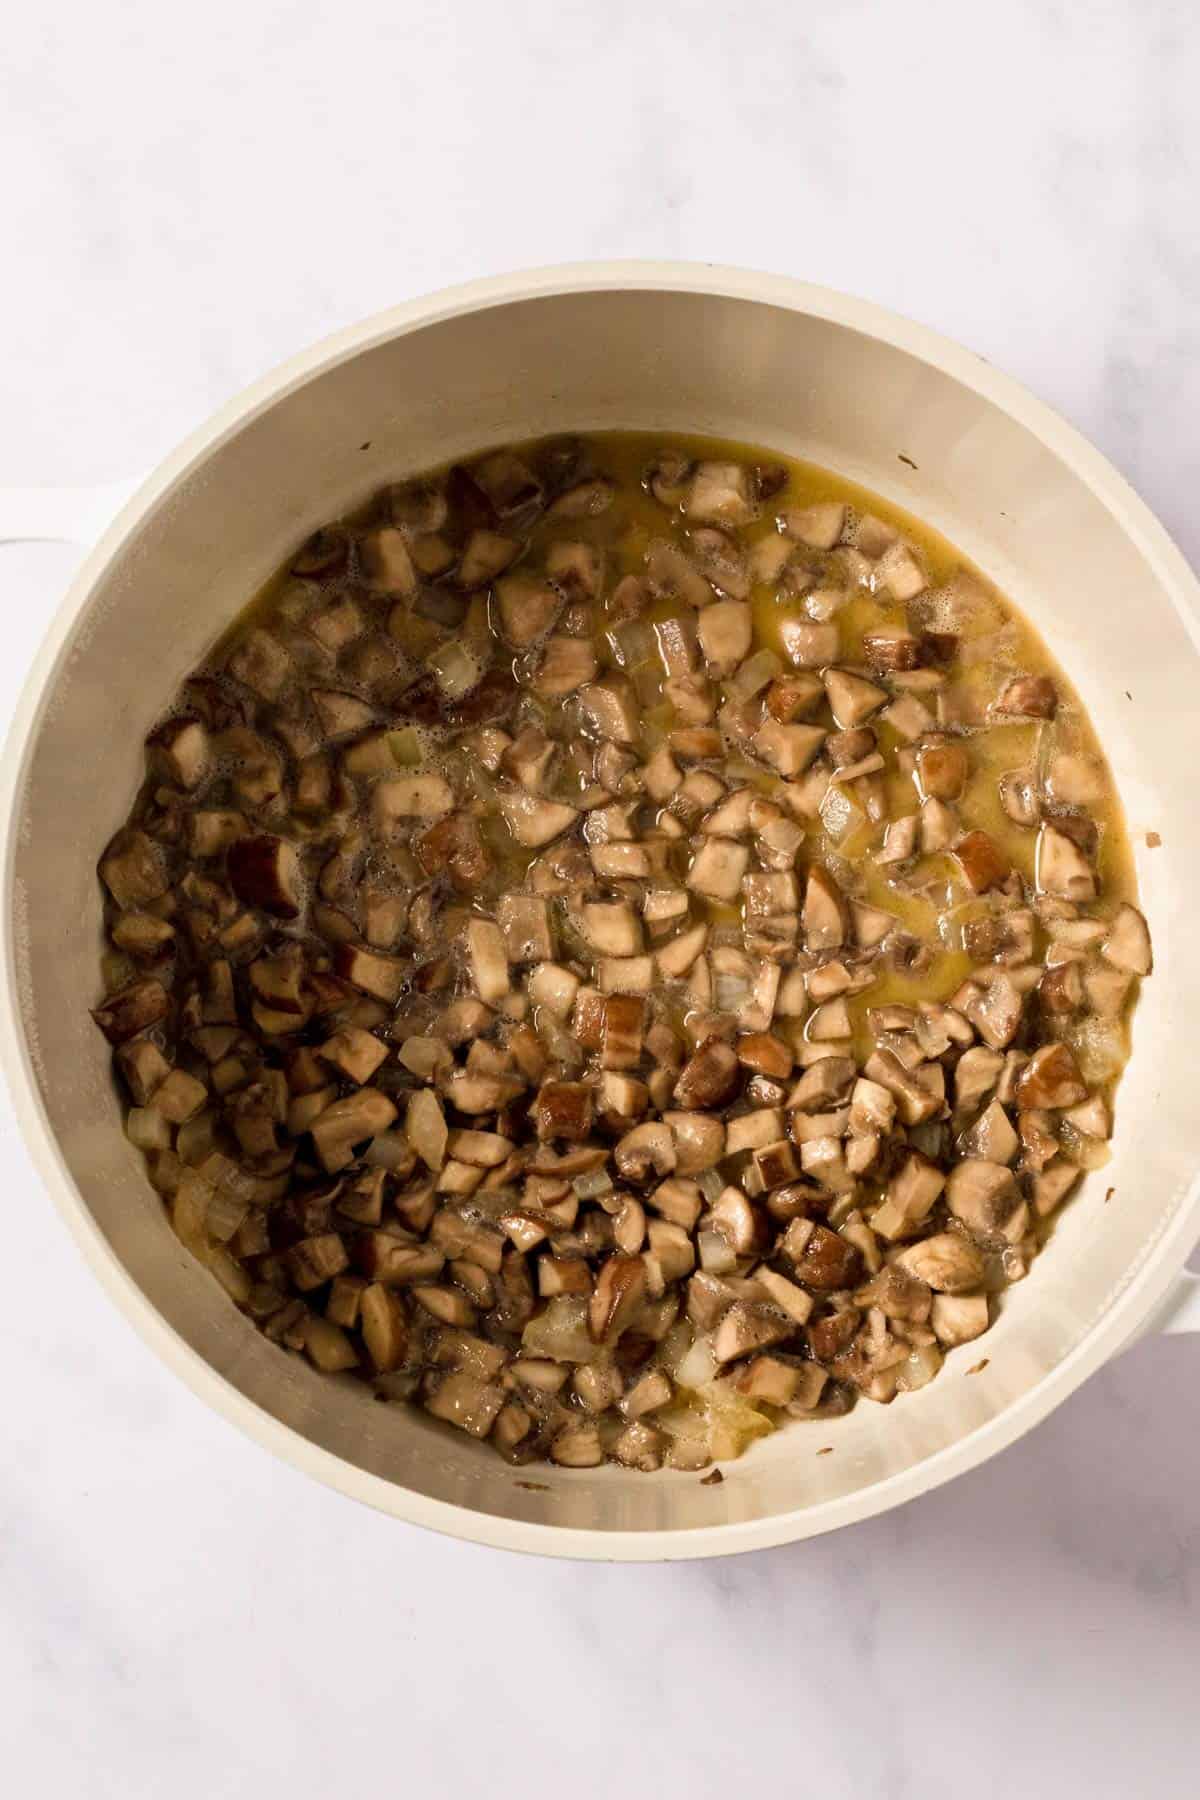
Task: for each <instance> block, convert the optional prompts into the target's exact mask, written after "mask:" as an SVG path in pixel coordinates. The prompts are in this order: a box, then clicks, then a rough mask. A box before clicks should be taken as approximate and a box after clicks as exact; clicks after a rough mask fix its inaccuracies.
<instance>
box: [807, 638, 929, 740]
mask: <svg viewBox="0 0 1200 1800" xmlns="http://www.w3.org/2000/svg"><path fill="white" fill-rule="evenodd" d="M779 639H780V642H781V643H782V645H783V653H784V655H785V656H786V657H787V659H788V661H789V662H790V663H791V664H792V666H793V668H797V669H824V668H827V667H828V666H829V664H830V663H834V662H836V661H837V658H838V650H839V649H840V647H841V637H840V634H839V632H838V628H837V626H836V625H835V624H816V623H814V622H813V621H811V620H809V619H784V620H783V621H782V622H781V624H780V627H779ZM930 722H931V723H932V721H930Z"/></svg>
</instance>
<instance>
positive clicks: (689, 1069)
mask: <svg viewBox="0 0 1200 1800" xmlns="http://www.w3.org/2000/svg"><path fill="white" fill-rule="evenodd" d="M740 1074H741V1071H740V1064H739V1062H738V1057H737V1052H736V1051H735V1050H734V1048H733V1046H732V1045H731V1044H727V1043H724V1042H722V1040H721V1039H720V1038H715V1037H710V1038H708V1039H706V1041H705V1042H704V1043H703V1044H701V1045H700V1047H699V1049H698V1050H696V1051H695V1053H694V1054H693V1055H692V1056H691V1057H690V1058H689V1059H688V1061H687V1062H686V1063H685V1064H684V1066H683V1069H682V1071H681V1073H680V1076H679V1079H678V1081H677V1082H676V1084H675V1089H674V1097H675V1099H676V1101H677V1102H678V1103H679V1105H680V1106H681V1107H684V1108H689V1109H690V1108H706V1109H714V1110H715V1109H716V1108H719V1107H721V1106H724V1105H725V1104H726V1102H727V1101H729V1100H730V1099H732V1097H733V1095H734V1094H735V1093H736V1091H737V1088H738V1085H739V1081H740Z"/></svg>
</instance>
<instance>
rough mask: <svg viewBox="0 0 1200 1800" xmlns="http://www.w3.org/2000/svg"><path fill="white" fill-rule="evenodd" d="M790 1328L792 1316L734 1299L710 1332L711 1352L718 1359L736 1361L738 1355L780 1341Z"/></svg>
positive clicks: (746, 1353)
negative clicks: (711, 1332)
mask: <svg viewBox="0 0 1200 1800" xmlns="http://www.w3.org/2000/svg"><path fill="white" fill-rule="evenodd" d="M794 1330H795V1325H794V1324H793V1322H792V1320H790V1319H789V1318H787V1317H786V1316H785V1315H784V1314H782V1313H778V1312H776V1311H775V1310H774V1309H773V1308H771V1307H765V1306H753V1305H749V1304H747V1303H744V1302H742V1301H738V1302H737V1303H736V1304H734V1305H733V1306H731V1307H730V1308H729V1311H728V1312H727V1313H726V1314H725V1316H724V1318H723V1319H722V1320H721V1322H720V1324H719V1325H718V1326H717V1329H716V1332H715V1333H714V1335H713V1343H712V1350H713V1356H714V1357H715V1358H716V1360H717V1362H718V1363H722V1364H723V1363H728V1362H736V1361H737V1359H738V1358H739V1357H742V1356H750V1355H751V1354H752V1353H753V1352H754V1351H756V1350H765V1349H767V1348H769V1347H770V1345H772V1344H778V1343H781V1342H782V1340H783V1339H784V1338H786V1337H790V1336H791V1334H792V1332H793V1331H794Z"/></svg>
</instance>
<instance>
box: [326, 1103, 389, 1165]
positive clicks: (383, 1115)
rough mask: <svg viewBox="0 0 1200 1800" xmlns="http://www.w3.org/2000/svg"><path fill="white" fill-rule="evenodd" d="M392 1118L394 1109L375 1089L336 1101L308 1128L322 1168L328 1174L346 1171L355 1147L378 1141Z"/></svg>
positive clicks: (352, 1158) (352, 1157)
mask: <svg viewBox="0 0 1200 1800" xmlns="http://www.w3.org/2000/svg"><path fill="white" fill-rule="evenodd" d="M395 1117H396V1108H395V1107H394V1106H393V1105H392V1102H391V1101H390V1100H389V1099H388V1097H387V1095H386V1094H381V1093H380V1092H379V1090H378V1088H360V1089H359V1091H358V1092H357V1093H356V1094H350V1095H348V1096H347V1097H346V1098H345V1099H344V1100H335V1101H334V1103H333V1105H332V1106H327V1107H326V1108H325V1111H324V1112H323V1113H322V1114H321V1115H320V1117H319V1118H318V1119H316V1120H315V1121H314V1123H313V1125H312V1127H311V1130H312V1141H313V1144H314V1146H315V1148H316V1152H317V1155H318V1156H319V1157H320V1159H321V1167H322V1168H323V1169H325V1170H326V1172H327V1173H330V1174H332V1173H334V1172H335V1171H336V1170H338V1169H344V1168H346V1167H347V1166H348V1164H350V1163H351V1162H352V1161H353V1160H354V1149H355V1146H356V1145H359V1144H363V1143H366V1142H367V1140H368V1139H369V1138H373V1137H378V1136H379V1133H380V1132H381V1131H386V1130H387V1128H388V1126H389V1125H390V1124H391V1123H392V1121H393V1120H394V1119H395Z"/></svg>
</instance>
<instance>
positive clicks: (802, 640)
mask: <svg viewBox="0 0 1200 1800" xmlns="http://www.w3.org/2000/svg"><path fill="white" fill-rule="evenodd" d="M779 638H780V642H781V643H782V645H783V650H784V655H785V656H786V657H787V659H788V661H789V662H790V663H791V664H792V665H793V666H794V667H795V668H797V669H824V668H827V667H828V665H829V664H830V663H833V662H836V661H837V656H838V649H839V646H840V641H841V640H840V638H839V635H838V628H837V626H836V625H835V624H829V625H816V624H813V623H812V622H811V621H810V620H808V619H784V620H783V622H782V624H781V625H780V627H779Z"/></svg>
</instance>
